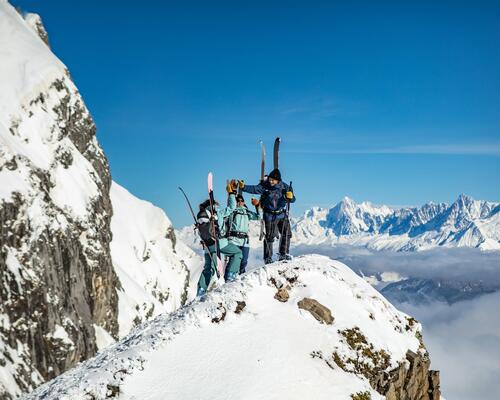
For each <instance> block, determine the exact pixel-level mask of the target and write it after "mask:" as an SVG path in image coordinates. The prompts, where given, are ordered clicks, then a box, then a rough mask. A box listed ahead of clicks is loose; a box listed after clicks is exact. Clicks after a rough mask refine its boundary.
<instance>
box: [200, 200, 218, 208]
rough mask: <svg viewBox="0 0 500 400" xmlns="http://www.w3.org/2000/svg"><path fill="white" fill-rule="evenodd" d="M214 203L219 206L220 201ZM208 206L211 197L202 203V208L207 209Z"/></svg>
mask: <svg viewBox="0 0 500 400" xmlns="http://www.w3.org/2000/svg"><path fill="white" fill-rule="evenodd" d="M214 205H215V206H218V205H219V203H218V202H217V201H216V202H215V203H214ZM208 208H210V199H206V200H205V201H204V202H203V203H201V204H200V210H206V209H208Z"/></svg>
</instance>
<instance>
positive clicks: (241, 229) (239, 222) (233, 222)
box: [228, 194, 262, 274]
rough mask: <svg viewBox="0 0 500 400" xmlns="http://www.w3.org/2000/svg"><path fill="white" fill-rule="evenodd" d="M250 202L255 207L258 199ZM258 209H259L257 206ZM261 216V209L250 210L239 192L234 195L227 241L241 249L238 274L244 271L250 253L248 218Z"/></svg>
mask: <svg viewBox="0 0 500 400" xmlns="http://www.w3.org/2000/svg"><path fill="white" fill-rule="evenodd" d="M252 204H253V205H254V206H255V207H257V206H258V204H259V201H258V200H257V199H252ZM257 209H258V210H261V209H259V208H257ZM261 218H262V215H261V211H259V213H257V212H255V211H250V210H249V209H248V207H247V206H246V205H245V199H244V198H243V196H242V195H241V194H238V195H236V209H235V210H234V211H233V214H232V215H231V216H230V221H229V222H228V225H229V229H228V238H229V243H233V244H235V245H236V246H238V247H239V248H240V249H241V253H242V260H241V264H240V274H243V273H245V268H246V266H247V263H248V255H249V253H250V241H249V238H248V228H249V221H250V220H259V219H261Z"/></svg>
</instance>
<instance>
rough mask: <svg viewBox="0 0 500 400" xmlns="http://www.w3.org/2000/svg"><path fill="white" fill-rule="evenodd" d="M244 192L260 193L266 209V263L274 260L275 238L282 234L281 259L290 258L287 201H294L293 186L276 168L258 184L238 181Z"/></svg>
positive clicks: (261, 201)
mask: <svg viewBox="0 0 500 400" xmlns="http://www.w3.org/2000/svg"><path fill="white" fill-rule="evenodd" d="M238 185H239V187H240V189H241V190H242V191H243V192H246V193H251V194H260V195H261V198H260V204H261V207H262V208H263V210H264V223H265V230H266V234H265V237H264V263H266V264H269V263H271V262H273V243H274V239H277V238H279V237H280V236H281V240H280V248H279V260H280V261H281V260H288V259H290V255H289V249H290V239H291V237H292V231H291V227H290V221H289V219H288V215H287V212H286V206H287V202H289V203H294V202H295V195H294V194H293V191H292V190H291V189H292V188H291V187H290V186H289V185H287V184H286V183H284V182H283V181H282V180H281V173H280V170H279V169H277V168H275V169H273V170H272V171H271V173H270V174H269V175H268V177H267V180H265V181H263V182H261V183H259V184H258V185H245V182H244V181H243V180H239V181H238Z"/></svg>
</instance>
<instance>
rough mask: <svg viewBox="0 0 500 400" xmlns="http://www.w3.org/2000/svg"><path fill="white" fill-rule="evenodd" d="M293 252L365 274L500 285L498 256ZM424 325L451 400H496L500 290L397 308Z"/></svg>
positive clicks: (348, 249) (343, 249) (325, 249)
mask: <svg viewBox="0 0 500 400" xmlns="http://www.w3.org/2000/svg"><path fill="white" fill-rule="evenodd" d="M293 253H294V254H297V255H298V254H310V253H318V254H323V255H327V256H329V257H331V258H334V259H338V260H340V261H342V262H344V263H345V264H347V265H348V266H349V267H351V268H352V269H354V270H355V271H357V272H360V273H362V274H364V275H377V274H381V273H382V272H387V271H391V272H396V273H398V274H399V275H401V276H404V277H414V278H422V279H440V280H448V281H449V280H455V281H460V282H482V283H483V284H484V286H485V287H490V288H497V289H498V288H499V287H500V252H491V253H490V252H482V251H480V250H477V249H463V248H462V249H446V248H436V249H433V250H429V251H425V252H411V253H410V252H407V253H405V252H399V253H396V252H390V251H372V250H369V249H366V248H361V247H354V246H348V245H345V246H335V247H331V246H299V247H295V248H294V249H293ZM395 306H396V307H397V308H399V309H400V310H402V311H404V312H407V313H408V314H410V315H412V316H414V317H415V318H417V319H418V320H419V321H420V322H421V323H422V325H423V330H424V332H423V333H424V341H425V344H426V346H427V348H428V350H429V352H430V355H431V360H432V368H433V369H438V370H440V371H441V389H442V392H443V396H444V397H445V398H446V399H448V400H471V399H482V400H496V399H498V391H497V388H496V387H497V386H498V381H499V379H500V312H499V308H500V292H496V293H493V294H486V295H483V296H480V297H477V298H475V299H473V300H468V301H460V302H457V303H454V304H452V305H448V304H446V303H438V302H434V303H432V304H431V305H428V306H419V307H417V306H413V305H410V304H407V303H403V304H395Z"/></svg>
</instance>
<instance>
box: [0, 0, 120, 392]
mask: <svg viewBox="0 0 500 400" xmlns="http://www.w3.org/2000/svg"><path fill="white" fill-rule="evenodd" d="M27 18H28V22H27V21H25V20H23V18H22V17H21V16H20V15H19V14H18V13H17V12H16V11H15V10H14V9H13V8H12V7H11V6H10V5H9V4H8V3H5V2H1V3H0V48H1V50H2V54H7V56H6V57H2V66H1V67H0V74H1V76H0V85H1V88H2V95H0V144H1V148H0V182H1V185H2V190H0V192H1V193H0V277H1V282H0V317H1V318H0V343H1V344H0V346H1V347H0V350H1V351H0V366H3V367H5V368H7V369H9V370H11V371H15V372H14V374H13V376H12V378H11V380H9V379H7V378H6V379H3V380H0V398H2V399H5V398H10V397H12V396H15V395H17V394H19V393H21V392H25V391H29V390H31V389H33V388H34V386H35V385H37V384H39V383H41V382H43V381H45V380H48V379H52V378H54V377H55V376H57V375H59V374H60V373H62V372H63V371H65V370H67V369H68V368H70V367H71V366H73V365H75V364H77V363H78V362H80V361H83V360H85V359H87V358H89V357H91V356H93V355H94V354H95V353H96V350H97V346H96V340H95V331H94V326H99V327H101V328H103V329H104V330H106V331H107V332H108V333H109V334H111V335H112V336H115V337H117V335H118V323H117V310H118V308H117V306H118V296H117V292H116V288H117V287H118V285H119V283H118V280H117V277H116V274H115V272H114V269H113V265H112V260H111V255H110V246H109V245H110V242H111V230H110V221H111V217H112V207H111V201H110V197H109V189H110V185H111V177H110V174H109V168H108V161H107V159H106V157H105V155H104V153H103V151H102V149H101V148H100V146H99V144H98V143H97V140H96V137H95V133H96V128H95V125H94V122H93V121H92V118H91V116H90V114H89V112H88V110H87V108H86V107H85V104H84V103H83V100H82V99H81V97H80V95H79V93H78V91H77V89H76V87H75V85H74V84H73V82H72V80H71V78H70V76H69V73H68V71H67V70H66V69H65V68H64V66H63V65H62V64H61V63H60V62H59V61H58V60H57V59H56V58H55V57H54V56H53V55H52V53H51V52H50V50H49V49H48V47H47V43H48V39H47V37H46V33H45V29H43V25H42V24H41V21H40V18H39V17H37V16H34V15H33V14H30V15H28V16H27ZM44 33H45V36H44ZM38 34H41V37H40V38H39V37H38V36H37V35H38ZM6 386H8V389H7V388H6Z"/></svg>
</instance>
